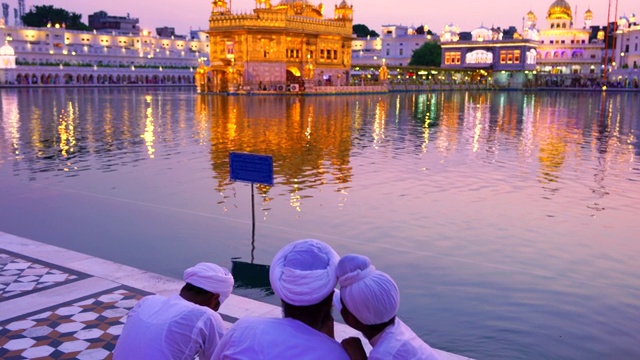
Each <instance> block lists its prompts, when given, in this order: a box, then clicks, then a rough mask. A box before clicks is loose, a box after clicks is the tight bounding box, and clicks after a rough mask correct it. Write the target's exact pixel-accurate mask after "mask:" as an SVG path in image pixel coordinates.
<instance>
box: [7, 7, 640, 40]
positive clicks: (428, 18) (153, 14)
mask: <svg viewBox="0 0 640 360" xmlns="http://www.w3.org/2000/svg"><path fill="white" fill-rule="evenodd" d="M272 1H273V4H277V3H279V1H280V0H272ZM340 1H341V0H333V1H326V0H325V1H324V2H323V1H321V0H320V1H314V0H311V1H310V2H311V3H312V4H319V3H321V2H323V3H324V5H325V17H332V16H333V8H334V6H335V5H336V4H338V3H339V2H340ZM568 1H569V4H570V5H571V7H572V10H573V11H574V24H575V25H576V27H578V26H580V27H582V24H583V21H584V19H583V15H584V12H585V11H586V10H587V9H588V8H591V11H593V24H594V25H603V24H605V23H606V21H607V7H608V1H605V0H598V1H595V0H568ZM3 2H7V3H9V4H10V5H11V7H15V6H16V4H17V0H3ZM347 2H348V3H350V4H352V5H353V7H354V23H355V24H365V25H367V26H368V27H369V28H371V29H373V30H376V31H377V32H380V26H382V25H385V24H400V25H408V26H410V25H413V26H416V27H417V26H419V25H422V24H427V25H428V26H429V28H430V29H431V30H432V31H434V32H437V33H440V32H441V31H442V29H443V27H444V25H445V24H449V23H454V24H456V25H458V26H459V27H460V29H461V30H462V31H470V30H473V29H475V28H477V27H479V26H480V25H484V26H487V27H491V26H492V25H493V26H500V27H502V28H505V27H508V26H510V25H513V26H516V27H518V29H520V28H521V26H522V18H523V16H524V15H525V14H526V13H527V12H528V11H529V10H532V11H533V12H534V13H535V14H536V16H537V17H538V27H539V28H545V27H546V22H545V18H546V13H547V10H548V8H549V5H551V3H552V2H553V1H551V0H548V1H542V2H541V1H529V2H527V1H513V0H487V1H475V0H474V1H471V0H450V1H446V2H445V1H428V0H396V1H392V0H390V1H383V0H351V1H349V0H347ZM445 4H446V6H445ZM33 5H53V6H56V7H61V8H64V9H67V10H69V11H73V12H77V13H80V14H82V20H83V22H87V17H88V15H89V14H92V13H94V12H96V11H99V10H104V11H106V12H107V13H109V14H111V15H119V16H126V15H127V13H129V14H130V15H131V17H137V18H139V19H140V27H141V28H143V29H150V30H153V29H155V28H156V27H161V26H170V27H174V28H175V29H176V33H178V34H187V32H188V31H189V29H190V28H193V29H206V28H207V27H208V24H207V22H208V18H209V14H210V12H211V1H210V0H178V1H176V0H155V1H144V0H142V1H131V0H108V1H105V2H101V1H88V0H82V1H78V0H26V6H27V11H28V10H29V8H30V7H31V6H33ZM432 6H433V7H432ZM576 6H577V8H578V10H577V16H576V11H575V9H576ZM254 7H255V0H231V8H232V11H233V12H234V13H236V12H240V11H244V12H249V11H251V9H253V8H254ZM614 13H615V0H612V5H611V20H613V19H614ZM631 13H640V5H638V2H637V1H635V0H619V1H618V14H619V15H624V14H626V15H630V14H631Z"/></svg>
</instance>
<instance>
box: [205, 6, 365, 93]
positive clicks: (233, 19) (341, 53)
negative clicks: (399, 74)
mask: <svg viewBox="0 0 640 360" xmlns="http://www.w3.org/2000/svg"><path fill="white" fill-rule="evenodd" d="M352 25H353V6H351V5H348V4H347V2H346V1H344V0H343V1H342V3H340V4H339V5H336V6H335V9H334V16H333V18H325V17H324V6H323V5H322V4H320V5H317V6H316V5H312V4H311V3H309V1H307V0H282V1H280V3H279V4H277V5H272V4H271V0H256V4H255V9H253V12H252V13H243V14H234V13H232V9H231V7H230V5H229V3H227V1H226V0H214V1H213V2H212V11H211V16H210V17H209V31H208V34H209V42H210V57H209V59H210V64H209V65H208V66H207V65H206V64H205V63H204V61H201V64H200V66H199V67H198V70H197V72H196V86H197V88H198V91H199V92H214V93H218V92H225V93H233V92H242V91H245V90H252V91H255V90H258V91H292V92H299V91H304V90H305V89H309V88H312V87H314V86H317V85H334V86H340V85H346V84H348V83H349V71H350V69H351V40H352ZM203 60H204V59H203Z"/></svg>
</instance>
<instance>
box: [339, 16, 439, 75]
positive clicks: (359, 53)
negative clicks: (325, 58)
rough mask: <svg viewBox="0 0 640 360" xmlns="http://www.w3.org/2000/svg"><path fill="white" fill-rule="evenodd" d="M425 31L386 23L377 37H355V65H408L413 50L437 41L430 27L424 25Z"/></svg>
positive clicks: (353, 54) (353, 55)
mask: <svg viewBox="0 0 640 360" xmlns="http://www.w3.org/2000/svg"><path fill="white" fill-rule="evenodd" d="M423 29H424V33H423V32H421V33H418V32H416V29H415V28H414V27H413V26H411V27H407V26H403V25H384V26H382V28H381V29H380V30H381V34H380V36H379V37H377V38H375V39H369V38H367V39H363V38H359V39H354V40H353V43H352V47H351V49H352V59H353V60H352V61H353V65H354V66H355V65H358V66H366V65H375V66H380V65H382V61H383V60H384V61H385V62H386V64H387V65H388V66H407V65H409V62H410V61H411V56H412V55H413V52H414V51H415V50H417V49H419V48H420V47H421V46H422V45H424V43H425V42H427V41H437V38H438V37H437V36H435V35H431V34H430V33H429V27H428V26H427V25H424V26H423Z"/></svg>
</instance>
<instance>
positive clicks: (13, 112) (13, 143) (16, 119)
mask: <svg viewBox="0 0 640 360" xmlns="http://www.w3.org/2000/svg"><path fill="white" fill-rule="evenodd" d="M1 99H2V127H3V129H4V137H5V139H7V143H8V145H9V147H10V149H11V150H10V151H11V153H12V154H13V155H14V156H15V158H16V159H17V160H19V159H21V158H22V157H21V155H20V112H19V110H18V98H17V96H16V94H15V93H5V92H3V93H2V98H1ZM1 158H2V157H0V159H1Z"/></svg>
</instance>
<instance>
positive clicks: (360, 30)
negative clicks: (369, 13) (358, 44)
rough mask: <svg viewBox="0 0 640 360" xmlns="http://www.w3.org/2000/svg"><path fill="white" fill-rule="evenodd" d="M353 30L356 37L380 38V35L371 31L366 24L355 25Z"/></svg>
mask: <svg viewBox="0 0 640 360" xmlns="http://www.w3.org/2000/svg"><path fill="white" fill-rule="evenodd" d="M352 29H353V30H352V32H353V33H354V34H356V36H357V37H359V38H366V37H368V36H371V37H378V36H380V34H378V33H377V32H375V31H373V30H370V29H369V27H368V26H367V25H364V24H355V25H353V27H352Z"/></svg>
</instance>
